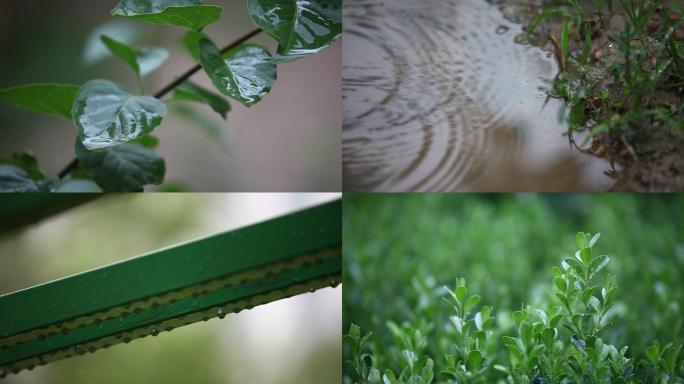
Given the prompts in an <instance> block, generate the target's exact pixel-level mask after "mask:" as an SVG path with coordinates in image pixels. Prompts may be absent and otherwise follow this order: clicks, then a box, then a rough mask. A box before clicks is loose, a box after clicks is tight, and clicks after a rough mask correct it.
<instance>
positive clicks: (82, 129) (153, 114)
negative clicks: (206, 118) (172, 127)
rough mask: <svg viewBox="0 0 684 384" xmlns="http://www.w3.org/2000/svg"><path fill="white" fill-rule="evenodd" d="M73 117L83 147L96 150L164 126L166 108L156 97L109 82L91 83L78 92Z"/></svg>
mask: <svg viewBox="0 0 684 384" xmlns="http://www.w3.org/2000/svg"><path fill="white" fill-rule="evenodd" d="M72 114H73V116H74V123H76V126H77V127H78V135H79V138H80V139H81V141H82V142H83V145H85V147H86V148H88V149H90V150H93V149H102V148H109V147H112V146H115V145H118V144H122V143H126V142H128V141H131V140H135V139H137V138H139V137H142V136H144V135H146V134H148V133H149V132H151V131H152V130H153V129H154V128H155V127H157V126H158V125H159V124H161V121H162V119H163V118H164V116H166V106H165V105H164V103H162V102H161V101H159V100H157V99H155V98H154V97H150V96H136V95H133V94H131V93H129V92H128V91H127V90H125V89H124V88H123V87H122V86H120V85H118V84H116V83H113V82H111V81H109V80H91V81H89V82H87V83H86V84H85V85H83V87H82V88H81V90H80V91H79V92H78V95H77V96H76V100H74V105H73V109H72Z"/></svg>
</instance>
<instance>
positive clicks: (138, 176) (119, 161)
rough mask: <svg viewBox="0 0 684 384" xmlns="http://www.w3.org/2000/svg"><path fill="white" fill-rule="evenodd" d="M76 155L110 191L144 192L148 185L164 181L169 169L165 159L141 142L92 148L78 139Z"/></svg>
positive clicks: (84, 167) (104, 188) (89, 171)
mask: <svg viewBox="0 0 684 384" xmlns="http://www.w3.org/2000/svg"><path fill="white" fill-rule="evenodd" d="M76 157H78V159H79V160H80V162H81V166H82V167H83V170H84V171H85V173H86V174H87V175H88V176H90V177H92V178H93V180H95V182H96V183H97V184H98V185H99V186H100V187H102V189H103V190H105V191H106V192H140V191H142V190H143V186H145V185H147V184H161V183H162V182H163V181H164V174H165V172H166V165H165V162H164V159H163V158H162V157H161V156H159V155H158V154H156V153H154V152H153V151H151V150H150V149H147V148H145V147H143V146H142V145H140V144H138V143H128V144H122V145H118V146H116V147H113V148H109V149H107V150H105V151H89V150H87V149H86V148H85V147H84V146H83V144H81V142H79V141H77V142H76Z"/></svg>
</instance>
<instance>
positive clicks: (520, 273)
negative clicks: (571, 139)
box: [343, 195, 684, 383]
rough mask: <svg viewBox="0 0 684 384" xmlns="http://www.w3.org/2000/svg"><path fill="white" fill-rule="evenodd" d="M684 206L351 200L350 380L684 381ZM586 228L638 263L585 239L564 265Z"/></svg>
mask: <svg viewBox="0 0 684 384" xmlns="http://www.w3.org/2000/svg"><path fill="white" fill-rule="evenodd" d="M627 207H630V208H631V212H632V215H630V216H626V215H625V214H624V213H625V212H630V211H629V210H623V209H624V208H627ZM681 207H682V201H681V198H679V197H676V196H669V197H652V198H649V197H638V196H630V195H621V196H620V195H618V196H606V197H603V196H591V197H590V196H589V195H579V196H577V195H574V196H543V197H539V196H534V195H521V196H505V197H504V196H496V195H493V196H485V197H473V196H468V195H460V196H401V197H391V198H390V197H370V198H366V197H358V196H357V197H353V198H352V199H346V201H345V216H344V231H345V233H344V242H345V244H344V252H345V267H346V268H345V279H344V283H345V284H346V285H345V291H344V300H343V302H344V317H345V319H344V322H345V324H346V325H347V327H348V328H346V329H349V332H348V333H347V335H346V336H345V339H346V341H347V343H346V345H347V348H346V349H345V359H347V360H348V361H346V362H345V367H346V369H345V372H346V374H345V383H352V382H354V383H680V382H683V381H684V380H683V379H682V377H684V365H683V364H682V359H681V358H680V357H679V352H680V349H681V345H680V344H681V342H682V340H681V321H682V320H681V315H680V307H681V302H682V300H681V292H682V290H681V289H680V288H681V283H680V281H681V279H680V277H681V273H682V270H683V269H682V259H683V258H682V254H681V252H682V242H681V240H680V239H681V235H679V234H678V233H679V231H681V228H680V227H681V224H680V221H679V220H678V219H679V218H680V217H679V216H680V213H679V212H681V211H678V210H677V209H678V208H681ZM616 208H622V209H617V210H616ZM611 212H612V214H611ZM658 221H659V222H660V224H661V226H660V227H650V224H653V222H658ZM577 223H580V224H582V225H587V224H589V225H588V226H590V227H593V226H595V227H599V226H601V225H605V226H606V228H607V229H608V232H610V233H612V234H616V235H617V234H620V233H621V234H622V237H619V236H615V238H611V237H609V238H610V239H611V240H613V241H614V243H615V244H616V247H615V248H619V249H624V248H627V249H632V253H633V255H629V254H628V253H626V252H625V253H621V254H620V256H613V257H612V258H611V257H609V256H606V255H603V254H601V253H600V252H598V251H597V248H596V245H597V240H598V239H599V236H598V235H595V236H589V235H588V234H584V233H579V234H578V235H577V237H576V238H575V239H574V240H575V242H576V243H577V247H578V248H579V250H578V251H577V252H575V254H574V255H573V254H568V255H567V256H566V257H561V258H558V257H557V255H558V254H563V253H564V252H563V253H556V252H558V244H561V245H562V246H564V247H566V246H569V241H565V237H563V238H561V240H559V239H558V237H557V235H555V233H554V232H556V231H557V230H558V228H559V227H563V228H565V227H568V226H573V225H577ZM597 223H601V225H598V224H597ZM635 227H637V228H639V229H640V230H639V231H637V230H635ZM627 233H632V234H633V235H632V236H627V235H626V234H627ZM547 236H548V237H547ZM537 239H539V241H537ZM618 239H620V240H618ZM568 240H569V239H568ZM554 243H555V245H554ZM637 243H642V244H643V245H642V246H641V247H638V246H635V244H637ZM509 246H510V249H509V248H508V247H509ZM649 247H650V248H651V249H652V250H651V252H652V253H651V254H650V256H651V257H643V258H642V257H640V254H641V253H642V251H646V249H647V248H649ZM610 248H613V247H610ZM419 250H422V254H419V253H418V251H419ZM666 250H667V251H666ZM548 252H553V253H551V254H552V255H553V256H552V257H549V256H548V255H549V254H548ZM672 252H674V254H673V253H672ZM551 261H552V263H551ZM609 261H610V262H609ZM552 264H556V266H554V267H551V265H552ZM558 264H560V267H559V266H558ZM606 271H608V272H611V273H615V275H616V276H615V277H613V275H611V274H609V273H607V272H606ZM453 275H466V276H469V281H468V283H469V284H468V286H466V284H465V283H466V282H465V279H462V278H458V279H456V283H455V284H453ZM450 276H451V277H450ZM449 280H450V281H451V282H452V283H449ZM445 284H446V285H448V286H450V287H453V289H451V288H446V287H444V285H445ZM618 287H620V288H619V289H618ZM473 288H474V289H473ZM475 292H476V293H477V295H476V294H473V293H475ZM480 294H481V296H482V297H481V298H480V296H479V295H480ZM445 301H446V302H445ZM521 303H523V304H521ZM663 319H666V321H663ZM355 324H360V325H361V327H359V326H358V325H355ZM361 329H364V330H367V329H372V330H373V332H375V334H374V335H373V336H371V334H370V332H369V333H367V334H366V335H363V334H362V331H361ZM388 331H389V332H388ZM657 339H660V340H661V341H662V342H663V344H665V343H667V344H665V345H664V346H661V344H660V343H659V342H658V341H657Z"/></svg>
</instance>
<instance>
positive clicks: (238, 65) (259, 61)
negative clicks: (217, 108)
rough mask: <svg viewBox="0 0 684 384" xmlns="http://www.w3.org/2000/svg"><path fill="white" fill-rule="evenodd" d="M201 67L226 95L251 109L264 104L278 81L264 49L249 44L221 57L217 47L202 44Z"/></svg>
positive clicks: (201, 41) (274, 68) (202, 41)
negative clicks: (261, 101) (262, 102)
mask: <svg viewBox="0 0 684 384" xmlns="http://www.w3.org/2000/svg"><path fill="white" fill-rule="evenodd" d="M199 50H200V63H201V64H202V67H204V70H205V71H206V72H207V75H209V78H210V79H211V81H212V83H214V86H215V87H216V88H217V89H218V90H219V91H220V92H221V93H223V94H224V95H226V96H228V97H232V98H234V99H236V100H238V101H240V102H241V103H243V104H245V105H247V106H249V105H253V104H255V103H257V102H259V101H260V100H261V98H262V97H264V96H265V95H266V94H267V93H268V92H269V91H270V90H271V87H272V86H273V83H274V82H275V80H276V66H275V64H273V63H272V62H271V55H270V54H269V53H268V51H267V50H266V49H264V48H262V47H259V46H256V45H251V44H245V45H240V46H237V47H235V48H234V49H232V50H230V51H228V52H226V53H225V54H224V56H221V53H220V52H219V50H218V48H216V45H214V43H212V42H211V41H209V40H206V39H204V40H200V42H199Z"/></svg>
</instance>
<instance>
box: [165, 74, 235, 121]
mask: <svg viewBox="0 0 684 384" xmlns="http://www.w3.org/2000/svg"><path fill="white" fill-rule="evenodd" d="M173 99H174V100H187V101H196V102H200V103H206V104H208V105H209V106H210V107H211V109H213V110H214V111H215V112H216V113H218V114H219V115H221V117H223V118H224V119H225V118H226V114H227V113H228V111H230V104H228V100H226V99H225V98H224V97H223V96H221V95H217V94H215V93H213V92H210V91H208V90H206V89H204V88H202V87H200V86H199V85H197V84H195V83H192V82H190V81H186V82H184V83H182V84H181V85H179V86H177V87H176V88H175V89H174V92H173Z"/></svg>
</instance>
